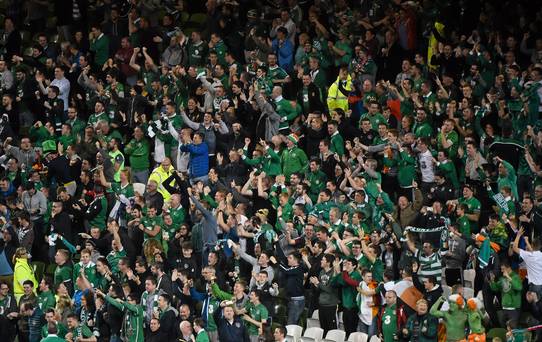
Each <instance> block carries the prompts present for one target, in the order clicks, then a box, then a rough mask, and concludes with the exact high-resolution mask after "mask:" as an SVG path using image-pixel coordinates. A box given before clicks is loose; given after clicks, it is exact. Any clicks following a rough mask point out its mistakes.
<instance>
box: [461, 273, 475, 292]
mask: <svg viewBox="0 0 542 342" xmlns="http://www.w3.org/2000/svg"><path fill="white" fill-rule="evenodd" d="M474 278H476V270H464V271H463V286H464V287H470V288H473V287H474Z"/></svg>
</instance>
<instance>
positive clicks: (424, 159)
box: [418, 150, 435, 183]
mask: <svg viewBox="0 0 542 342" xmlns="http://www.w3.org/2000/svg"><path fill="white" fill-rule="evenodd" d="M418 162H419V163H420V169H421V171H422V182H425V183H432V182H434V181H435V168H434V166H433V155H432V154H431V151H429V150H427V151H425V152H422V153H420V154H418Z"/></svg>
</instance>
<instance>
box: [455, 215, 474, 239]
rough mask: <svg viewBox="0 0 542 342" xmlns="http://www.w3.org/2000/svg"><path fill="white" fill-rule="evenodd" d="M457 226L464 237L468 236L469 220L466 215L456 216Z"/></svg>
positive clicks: (469, 233)
mask: <svg viewBox="0 0 542 342" xmlns="http://www.w3.org/2000/svg"><path fill="white" fill-rule="evenodd" d="M457 226H458V227H459V231H460V232H461V234H462V235H463V236H464V237H467V238H469V237H470V235H471V232H470V221H469V219H468V218H467V216H466V215H463V216H461V217H458V218H457Z"/></svg>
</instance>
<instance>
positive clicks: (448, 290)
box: [442, 285, 452, 298]
mask: <svg viewBox="0 0 542 342" xmlns="http://www.w3.org/2000/svg"><path fill="white" fill-rule="evenodd" d="M451 295H452V288H451V287H450V286H448V285H442V296H443V297H444V298H448V297H450V296H451Z"/></svg>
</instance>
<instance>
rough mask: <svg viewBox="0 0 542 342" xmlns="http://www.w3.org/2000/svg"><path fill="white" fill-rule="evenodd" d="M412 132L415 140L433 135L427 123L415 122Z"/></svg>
mask: <svg viewBox="0 0 542 342" xmlns="http://www.w3.org/2000/svg"><path fill="white" fill-rule="evenodd" d="M412 132H413V133H414V135H415V136H416V138H430V137H431V136H432V135H433V128H431V125H430V124H429V123H428V122H427V121H424V122H415V123H414V126H413V127H412Z"/></svg>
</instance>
